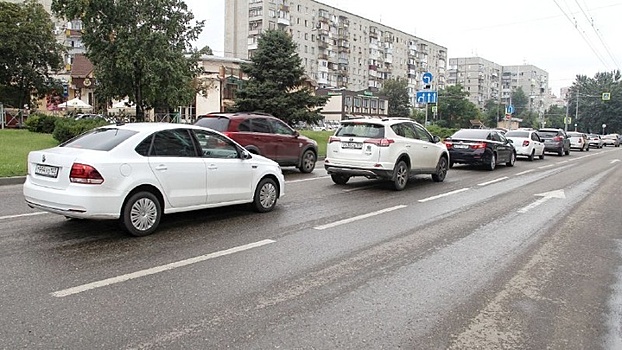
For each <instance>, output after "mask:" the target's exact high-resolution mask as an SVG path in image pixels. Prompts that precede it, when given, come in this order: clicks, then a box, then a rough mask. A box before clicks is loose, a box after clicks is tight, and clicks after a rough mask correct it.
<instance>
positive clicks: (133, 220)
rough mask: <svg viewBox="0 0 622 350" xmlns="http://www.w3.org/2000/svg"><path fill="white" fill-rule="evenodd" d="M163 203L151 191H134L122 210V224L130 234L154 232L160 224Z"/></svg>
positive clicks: (146, 234)
mask: <svg viewBox="0 0 622 350" xmlns="http://www.w3.org/2000/svg"><path fill="white" fill-rule="evenodd" d="M161 217H162V205H161V204H160V201H159V200H158V198H157V197H156V196H155V195H154V194H153V193H151V192H147V191H141V192H137V193H134V194H133V195H132V196H131V197H129V198H128V199H127V201H125V204H124V205H123V208H122V210H121V220H120V223H121V226H122V227H123V228H124V229H125V231H127V232H128V233H129V234H130V235H132V236H135V237H143V236H148V235H150V234H152V233H153V232H154V231H155V230H156V229H157V228H158V225H159V224H160V219H161Z"/></svg>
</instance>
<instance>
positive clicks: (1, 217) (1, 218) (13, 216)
mask: <svg viewBox="0 0 622 350" xmlns="http://www.w3.org/2000/svg"><path fill="white" fill-rule="evenodd" d="M42 214H49V213H48V212H45V211H38V212H36V213H28V214H17V215H7V216H0V220H6V219H16V218H22V217H27V216H35V215H42Z"/></svg>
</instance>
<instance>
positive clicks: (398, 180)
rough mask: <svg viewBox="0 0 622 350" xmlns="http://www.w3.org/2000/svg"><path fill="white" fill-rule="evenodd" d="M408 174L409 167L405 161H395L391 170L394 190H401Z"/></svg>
mask: <svg viewBox="0 0 622 350" xmlns="http://www.w3.org/2000/svg"><path fill="white" fill-rule="evenodd" d="M409 175H410V169H408V165H406V162H405V161H403V160H400V161H399V162H397V164H396V165H395V169H394V170H393V187H394V188H395V190H396V191H401V190H403V189H404V188H406V184H407V183H408V177H409Z"/></svg>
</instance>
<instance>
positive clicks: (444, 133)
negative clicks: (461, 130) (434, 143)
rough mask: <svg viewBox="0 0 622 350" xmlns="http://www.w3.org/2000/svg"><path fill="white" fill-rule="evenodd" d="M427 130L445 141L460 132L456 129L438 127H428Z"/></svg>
mask: <svg viewBox="0 0 622 350" xmlns="http://www.w3.org/2000/svg"><path fill="white" fill-rule="evenodd" d="M427 129H428V131H429V132H430V134H432V135H436V136H438V137H440V138H441V140H444V139H446V138H447V137H449V136H451V135H453V134H454V133H455V132H456V131H457V130H458V129H455V128H444V127H441V126H438V125H428V126H427Z"/></svg>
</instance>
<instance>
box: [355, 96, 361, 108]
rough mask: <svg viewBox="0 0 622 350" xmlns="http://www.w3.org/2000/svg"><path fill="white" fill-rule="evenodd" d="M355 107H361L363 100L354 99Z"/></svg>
mask: <svg viewBox="0 0 622 350" xmlns="http://www.w3.org/2000/svg"><path fill="white" fill-rule="evenodd" d="M354 107H361V99H360V98H359V97H355V98H354Z"/></svg>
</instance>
